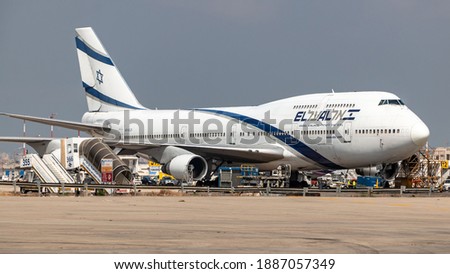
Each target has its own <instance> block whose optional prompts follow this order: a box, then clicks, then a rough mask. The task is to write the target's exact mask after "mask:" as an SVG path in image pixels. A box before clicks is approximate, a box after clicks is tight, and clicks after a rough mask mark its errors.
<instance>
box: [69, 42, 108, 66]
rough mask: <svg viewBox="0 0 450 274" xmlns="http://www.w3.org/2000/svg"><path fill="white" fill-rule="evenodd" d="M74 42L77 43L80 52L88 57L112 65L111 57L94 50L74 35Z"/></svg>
mask: <svg viewBox="0 0 450 274" xmlns="http://www.w3.org/2000/svg"><path fill="white" fill-rule="evenodd" d="M75 42H76V44H77V49H79V50H81V51H82V52H84V53H86V54H87V55H89V56H90V57H92V58H94V59H95V60H97V61H100V62H102V63H105V64H107V65H110V66H114V64H113V62H112V60H111V58H109V57H106V56H103V55H101V54H100V53H98V52H96V51H94V50H93V49H91V48H90V47H89V46H88V45H86V43H84V42H83V41H81V39H80V38H78V37H75Z"/></svg>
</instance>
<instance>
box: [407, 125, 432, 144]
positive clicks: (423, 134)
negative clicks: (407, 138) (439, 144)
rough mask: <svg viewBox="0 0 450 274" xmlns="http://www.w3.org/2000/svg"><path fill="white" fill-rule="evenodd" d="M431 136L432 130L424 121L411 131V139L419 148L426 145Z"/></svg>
mask: <svg viewBox="0 0 450 274" xmlns="http://www.w3.org/2000/svg"><path fill="white" fill-rule="evenodd" d="M428 136H430V130H429V129H428V127H427V125H425V124H424V123H423V122H422V121H420V122H418V123H417V124H415V125H414V126H413V127H412V129H411V139H412V141H413V142H414V144H416V145H417V146H419V147H422V146H424V145H425V143H426V142H427V140H428Z"/></svg>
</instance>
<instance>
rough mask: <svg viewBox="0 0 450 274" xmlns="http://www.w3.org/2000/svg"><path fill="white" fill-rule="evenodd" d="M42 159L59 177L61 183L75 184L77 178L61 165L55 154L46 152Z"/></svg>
mask: <svg viewBox="0 0 450 274" xmlns="http://www.w3.org/2000/svg"><path fill="white" fill-rule="evenodd" d="M42 161H43V162H44V163H45V164H46V165H47V167H48V168H49V169H50V171H51V172H52V173H53V175H55V177H56V178H57V179H58V181H59V183H61V184H62V183H64V184H73V183H75V180H74V179H73V178H72V177H71V176H70V174H69V173H68V172H67V170H66V169H65V168H64V167H63V166H62V165H61V163H60V161H59V160H58V159H56V157H55V156H54V155H53V154H45V155H44V156H43V157H42Z"/></svg>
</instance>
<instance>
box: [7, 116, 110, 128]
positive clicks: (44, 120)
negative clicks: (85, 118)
mask: <svg viewBox="0 0 450 274" xmlns="http://www.w3.org/2000/svg"><path fill="white" fill-rule="evenodd" d="M0 115H3V116H7V117H11V118H16V119H20V120H26V121H31V122H36V123H40V124H46V125H53V126H59V127H63V128H68V129H73V130H80V131H84V132H88V133H92V132H104V131H108V130H109V128H107V127H104V126H101V125H96V124H88V123H80V122H73V121H66V120H58V119H51V118H42V117H36V116H28V115H22V114H13V113H0Z"/></svg>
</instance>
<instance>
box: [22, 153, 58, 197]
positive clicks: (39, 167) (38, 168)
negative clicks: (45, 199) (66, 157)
mask: <svg viewBox="0 0 450 274" xmlns="http://www.w3.org/2000/svg"><path fill="white" fill-rule="evenodd" d="M27 156H28V159H30V163H29V164H30V165H31V167H32V169H33V171H34V173H35V174H36V175H37V176H38V177H39V179H41V182H43V183H59V180H58V178H57V177H56V176H55V175H54V174H53V172H52V171H51V170H50V168H49V167H48V166H47V165H46V164H45V162H44V161H43V160H42V159H41V158H40V157H39V155H37V154H29V155H27ZM47 189H48V190H49V191H50V192H52V193H58V188H57V187H47Z"/></svg>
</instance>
